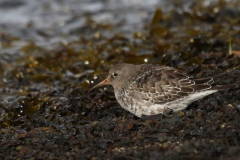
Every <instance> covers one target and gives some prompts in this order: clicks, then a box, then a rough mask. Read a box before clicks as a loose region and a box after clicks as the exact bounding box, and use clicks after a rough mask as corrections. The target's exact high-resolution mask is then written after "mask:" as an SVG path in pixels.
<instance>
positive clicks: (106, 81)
mask: <svg viewBox="0 0 240 160" xmlns="http://www.w3.org/2000/svg"><path fill="white" fill-rule="evenodd" d="M107 84H109V78H106V79H105V80H103V81H102V82H100V83H98V84H97V85H96V86H94V87H92V88H91V89H90V90H89V91H91V90H93V89H95V88H98V87H101V86H104V85H107Z"/></svg>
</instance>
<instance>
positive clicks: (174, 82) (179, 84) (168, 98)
mask: <svg viewBox="0 0 240 160" xmlns="http://www.w3.org/2000/svg"><path fill="white" fill-rule="evenodd" d="M142 72H143V71H142ZM144 73H145V74H140V75H141V76H139V77H138V78H136V80H135V82H134V83H132V88H135V89H134V90H135V91H136V93H138V94H140V97H141V99H143V100H146V101H151V102H152V103H153V104H161V103H169V102H172V101H177V100H181V99H184V98H185V97H188V95H189V94H191V93H194V92H198V91H203V90H208V89H210V88H211V84H212V83H213V78H211V77H209V78H200V79H194V78H190V77H189V76H188V75H187V74H185V73H183V72H181V71H179V70H177V69H174V68H170V67H162V66H159V67H156V68H154V69H151V70H148V71H145V72H144Z"/></svg>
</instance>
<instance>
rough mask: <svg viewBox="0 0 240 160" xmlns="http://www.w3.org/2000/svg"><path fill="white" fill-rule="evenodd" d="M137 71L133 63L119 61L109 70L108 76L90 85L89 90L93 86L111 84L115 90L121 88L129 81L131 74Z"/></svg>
mask: <svg viewBox="0 0 240 160" xmlns="http://www.w3.org/2000/svg"><path fill="white" fill-rule="evenodd" d="M136 72H137V66H135V65H133V64H127V63H121V64H117V65H115V66H113V67H112V68H111V69H110V70H109V74H108V77H107V78H106V79H105V80H103V81H102V82H100V83H99V84H97V85H96V86H94V87H92V88H91V89H90V90H93V89H95V88H98V87H101V86H104V85H107V84H111V85H112V86H113V88H114V90H115V91H117V90H119V89H121V88H122V87H124V86H125V85H127V84H128V83H129V81H130V80H131V78H133V75H134V74H135V73H136Z"/></svg>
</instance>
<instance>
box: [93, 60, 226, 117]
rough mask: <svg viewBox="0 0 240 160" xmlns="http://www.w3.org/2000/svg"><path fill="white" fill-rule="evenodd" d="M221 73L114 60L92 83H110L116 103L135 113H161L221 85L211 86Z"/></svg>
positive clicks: (197, 97)
mask: <svg viewBox="0 0 240 160" xmlns="http://www.w3.org/2000/svg"><path fill="white" fill-rule="evenodd" d="M219 78H221V76H215V77H208V78H199V79H196V78H190V77H189V76H188V75H187V74H185V73H183V72H181V71H179V70H177V69H174V68H171V67H167V66H160V65H152V64H142V65H133V64H124V63H123V64H117V65H115V66H113V67H112V68H111V69H110V70H109V75H108V78H107V79H106V80H104V81H103V82H101V83H100V84H98V85H96V86H95V87H93V88H92V89H94V88H96V87H100V86H102V85H106V84H111V85H112V86H113V87H114V93H115V96H116V99H117V101H118V102H119V103H120V105H121V106H122V107H123V108H124V109H126V110H128V111H130V112H131V113H133V114H135V115H136V116H138V117H141V116H142V115H155V114H159V113H163V111H164V109H165V108H169V109H172V110H173V111H179V110H182V109H185V108H186V107H187V106H188V105H189V104H190V103H192V102H193V101H196V100H198V99H201V98H203V97H205V96H207V95H209V94H212V93H214V92H217V91H218V90H219V89H224V86H212V85H213V84H215V82H216V81H218V79H219Z"/></svg>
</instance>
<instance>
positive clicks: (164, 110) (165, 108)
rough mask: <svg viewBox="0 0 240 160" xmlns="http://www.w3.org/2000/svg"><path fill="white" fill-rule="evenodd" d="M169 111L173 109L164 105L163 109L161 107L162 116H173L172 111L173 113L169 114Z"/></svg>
mask: <svg viewBox="0 0 240 160" xmlns="http://www.w3.org/2000/svg"><path fill="white" fill-rule="evenodd" d="M171 112H173V110H172V109H171V108H168V107H166V106H164V109H163V113H162V114H163V116H165V117H167V118H170V117H174V116H175V115H174V112H173V115H170V114H171Z"/></svg>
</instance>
